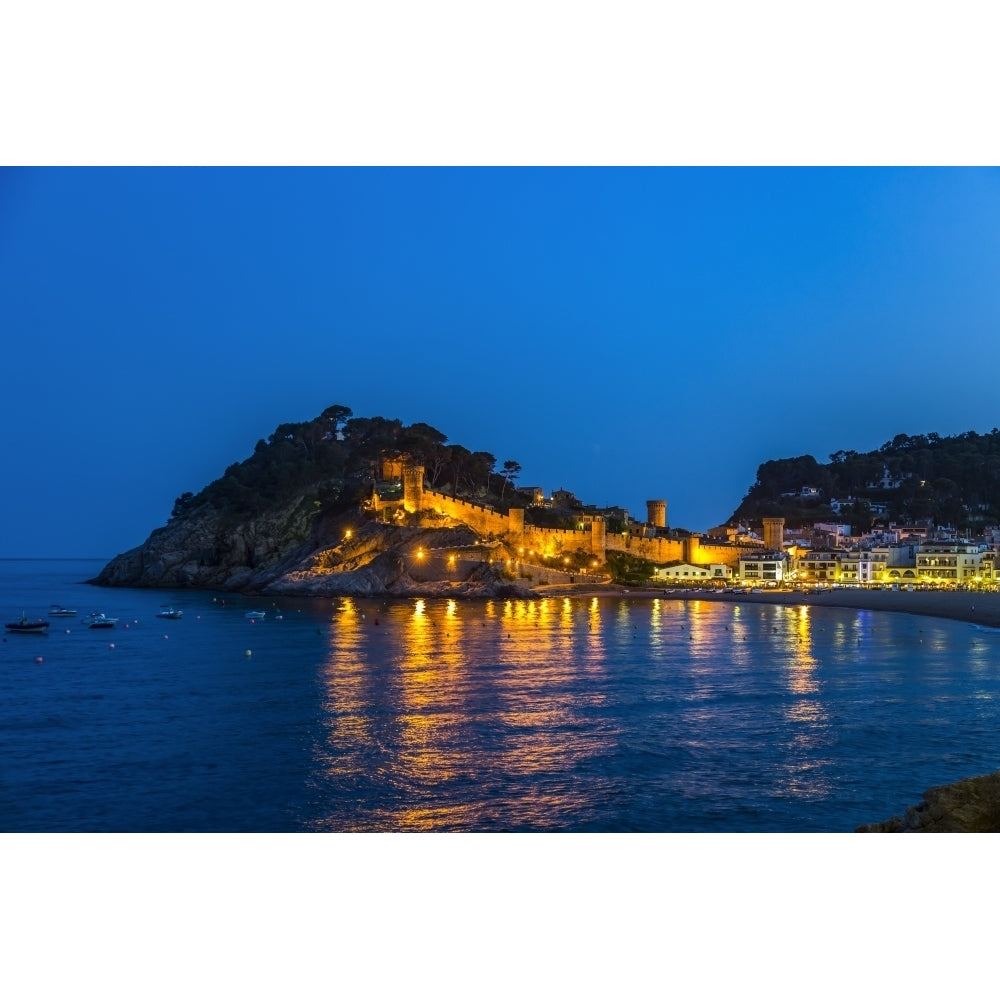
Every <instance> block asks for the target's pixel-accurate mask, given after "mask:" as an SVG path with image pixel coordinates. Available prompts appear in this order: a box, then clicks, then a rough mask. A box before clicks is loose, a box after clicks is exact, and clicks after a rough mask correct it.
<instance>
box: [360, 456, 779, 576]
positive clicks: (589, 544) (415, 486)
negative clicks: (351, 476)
mask: <svg viewBox="0 0 1000 1000" xmlns="http://www.w3.org/2000/svg"><path fill="white" fill-rule="evenodd" d="M402 480H403V508H404V509H405V510H406V511H407V512H408V513H417V512H419V511H422V510H429V511H434V512H436V513H438V514H442V515H445V516H447V517H452V518H454V519H455V520H457V521H461V522H462V523H463V524H467V525H468V526H469V527H470V528H472V530H473V531H475V532H477V533H479V534H480V535H485V536H491V537H494V538H502V539H504V540H505V541H506V542H507V543H508V544H509V545H511V546H514V547H516V548H519V549H525V550H531V551H534V552H537V553H538V554H540V555H542V554H544V555H546V556H556V555H560V554H563V553H570V552H575V551H577V550H578V549H583V551H585V552H588V553H590V554H592V555H593V556H594V557H595V558H597V559H599V560H600V561H601V562H602V563H603V562H604V561H605V559H606V555H607V552H608V551H609V550H610V551H618V552H628V553H630V554H631V555H635V556H639V557H641V558H643V559H648V560H650V562H654V563H660V564H662V563H669V562H675V561H680V562H686V563H690V564H691V565H693V566H709V565H712V564H722V565H725V566H729V567H731V568H733V569H736V568H737V567H738V566H739V559H740V556H741V555H744V554H745V553H747V552H751V551H757V550H759V549H760V548H761V547H762V546H761V544H760V543H756V544H755V543H749V542H748V543H736V544H734V543H731V542H716V541H714V540H710V539H708V538H706V537H705V536H703V535H690V536H688V537H684V538H667V537H665V536H654V537H651V538H648V537H645V536H642V535H637V534H631V533H626V534H614V533H612V534H609V533H608V532H607V530H606V525H605V522H604V520H603V519H602V518H594V519H593V520H592V521H591V522H590V524H588V525H587V526H586V527H584V528H583V529H582V530H579V529H577V530H575V529H572V528H541V527H536V526H535V525H526V524H525V523H524V511H523V510H522V509H520V508H516V507H515V508H511V510H510V512H509V513H508V514H500V513H498V512H497V511H495V510H493V508H492V507H487V506H483V505H482V504H476V503H470V502H469V501H467V500H459V499H457V498H453V497H450V496H447V495H446V494H444V493H438V492H437V491H435V490H429V489H427V488H426V487H425V486H424V469H423V467H422V466H419V465H405V466H403V469H402ZM395 505H398V501H397V504H386V505H382V504H381V503H379V502H378V501H377V499H376V502H375V507H376V509H382V508H383V507H384V506H395ZM647 513H648V515H649V516H650V517H651V518H652V521H651V524H652V525H653V526H654V527H659V528H663V527H665V526H666V524H665V522H666V501H664V500H650V501H648V503H647Z"/></svg>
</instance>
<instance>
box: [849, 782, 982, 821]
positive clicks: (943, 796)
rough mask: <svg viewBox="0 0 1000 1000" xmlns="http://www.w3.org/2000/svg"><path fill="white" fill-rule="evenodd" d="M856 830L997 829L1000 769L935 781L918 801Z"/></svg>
mask: <svg viewBox="0 0 1000 1000" xmlns="http://www.w3.org/2000/svg"><path fill="white" fill-rule="evenodd" d="M855 833H1000V771H995V772H993V773H992V774H984V775H981V776H979V777H976V778H965V779H963V780H962V781H956V782H955V783H954V784H951V785H938V786H937V787H935V788H929V789H928V790H927V791H926V792H924V799H923V801H922V802H921V803H919V804H918V805H915V806H911V807H910V808H909V809H907V810H906V812H905V814H904V815H903V817H902V819H900V817H899V816H893V817H892V819H888V820H885V821H884V822H882V823H868V824H865V825H864V826H859V827H858V828H857V829H856V830H855Z"/></svg>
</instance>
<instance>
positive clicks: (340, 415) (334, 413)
mask: <svg viewBox="0 0 1000 1000" xmlns="http://www.w3.org/2000/svg"><path fill="white" fill-rule="evenodd" d="M353 416H354V413H353V412H352V411H351V408H350V407H349V406H341V405H340V404H338V403H334V404H333V406H328V407H327V408H326V409H325V410H324V411H323V412H322V413H321V414H320V415H319V419H320V420H321V421H322V422H323V423H324V424H325V425H326V427H327V429H328V430H329V432H330V433H331V434H332V435H333V436H334V437H336V436H337V428H338V427H340V425H341V424H342V423H343V422H344V421H345V420H347V419H348V418H350V417H353Z"/></svg>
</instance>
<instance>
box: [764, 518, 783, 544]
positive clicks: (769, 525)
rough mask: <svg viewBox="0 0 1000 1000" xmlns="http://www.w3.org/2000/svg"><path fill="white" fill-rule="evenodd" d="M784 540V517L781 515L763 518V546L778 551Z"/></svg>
mask: <svg viewBox="0 0 1000 1000" xmlns="http://www.w3.org/2000/svg"><path fill="white" fill-rule="evenodd" d="M784 541H785V519H784V518H783V517H765V518H764V548H766V549H767V550H768V551H769V552H780V551H781V546H782V545H783V544H784Z"/></svg>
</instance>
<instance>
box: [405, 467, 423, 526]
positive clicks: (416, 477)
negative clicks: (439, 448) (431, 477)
mask: <svg viewBox="0 0 1000 1000" xmlns="http://www.w3.org/2000/svg"><path fill="white" fill-rule="evenodd" d="M423 505H424V467H423V466H422V465H404V466H403V507H404V509H405V510H406V511H407V512H408V513H410V514H415V513H416V512H417V511H418V510H421V509H422V507H423Z"/></svg>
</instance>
